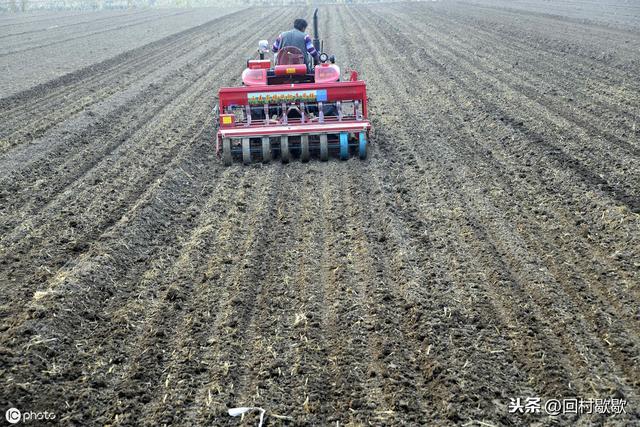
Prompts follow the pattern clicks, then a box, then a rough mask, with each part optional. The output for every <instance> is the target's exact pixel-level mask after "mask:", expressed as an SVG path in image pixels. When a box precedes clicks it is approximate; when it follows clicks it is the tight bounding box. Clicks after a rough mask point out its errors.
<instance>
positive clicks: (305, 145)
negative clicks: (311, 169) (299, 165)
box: [300, 135, 309, 163]
mask: <svg viewBox="0 0 640 427" xmlns="http://www.w3.org/2000/svg"><path fill="white" fill-rule="evenodd" d="M300 160H301V161H302V162H303V163H306V162H308V161H309V135H301V136H300Z"/></svg>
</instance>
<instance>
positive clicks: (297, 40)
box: [272, 18, 320, 68]
mask: <svg viewBox="0 0 640 427" xmlns="http://www.w3.org/2000/svg"><path fill="white" fill-rule="evenodd" d="M306 29H307V21H306V20H304V19H302V18H299V19H296V20H295V21H294V22H293V29H292V30H289V31H285V32H284V33H281V34H280V35H279V36H278V38H277V39H276V41H275V42H273V46H272V50H273V52H274V53H277V52H278V51H280V50H281V49H283V48H285V47H289V46H291V47H295V48H297V49H299V50H300V52H302V53H303V54H304V63H305V64H307V67H308V68H311V65H312V64H311V57H313V58H314V59H315V60H316V63H317V62H319V61H320V54H319V53H318V51H317V50H316V48H315V47H314V46H313V41H312V40H311V36H309V34H307V33H305V30H306Z"/></svg>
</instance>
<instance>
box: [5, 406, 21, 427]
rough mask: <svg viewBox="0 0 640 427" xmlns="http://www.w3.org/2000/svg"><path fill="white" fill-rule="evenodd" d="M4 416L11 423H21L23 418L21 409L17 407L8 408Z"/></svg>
mask: <svg viewBox="0 0 640 427" xmlns="http://www.w3.org/2000/svg"><path fill="white" fill-rule="evenodd" d="M4 416H5V418H6V419H7V421H9V423H11V424H15V423H19V422H20V420H21V419H22V414H21V413H20V410H19V409H16V408H9V409H7V412H6V413H5V414H4Z"/></svg>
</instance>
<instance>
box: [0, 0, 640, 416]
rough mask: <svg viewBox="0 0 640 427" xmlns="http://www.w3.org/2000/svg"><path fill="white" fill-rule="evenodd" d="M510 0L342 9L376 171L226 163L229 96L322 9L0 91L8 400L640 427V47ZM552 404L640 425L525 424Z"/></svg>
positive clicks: (210, 26) (0, 280)
mask: <svg viewBox="0 0 640 427" xmlns="http://www.w3.org/2000/svg"><path fill="white" fill-rule="evenodd" d="M488 3H491V2H488ZM488 3H487V4H488ZM495 3H496V2H493V3H491V4H489V5H488V6H487V5H478V4H471V3H454V2H433V3H432V2H428V3H390V4H380V5H360V6H325V7H322V8H321V17H322V19H323V21H322V23H323V33H322V35H323V37H324V38H325V46H326V47H327V50H329V51H331V52H332V53H335V54H336V55H337V58H338V63H339V64H340V65H341V66H342V68H343V70H347V69H350V68H355V69H357V70H359V71H360V73H361V77H362V78H363V79H364V80H366V81H367V85H368V90H369V96H370V102H371V107H370V115H371V117H372V120H373V124H374V132H373V135H372V141H371V142H372V145H371V149H370V156H369V159H367V160H366V161H360V160H358V159H351V160H348V161H346V162H340V161H338V160H332V161H330V162H328V163H321V162H317V161H312V162H310V163H307V164H302V163H299V162H293V163H290V164H288V165H283V164H281V163H279V162H273V163H271V164H269V165H259V164H256V165H252V166H250V167H245V166H241V165H234V166H232V167H224V166H222V163H221V161H220V160H219V159H217V158H216V156H215V150H214V145H213V140H214V130H213V127H212V115H211V111H212V108H213V106H214V104H215V93H216V91H217V89H218V88H219V87H220V86H229V85H237V84H238V82H239V75H240V72H241V70H242V67H243V64H244V60H245V59H246V58H247V57H248V56H249V55H251V53H252V51H253V50H254V46H255V45H256V41H257V40H258V39H260V38H267V37H268V38H270V39H273V38H274V36H275V35H276V34H277V33H278V32H279V31H281V30H282V29H284V28H287V27H288V26H289V25H290V21H291V20H292V19H293V18H294V17H295V16H298V15H306V16H309V15H310V10H309V9H308V8H293V7H292V8H285V9H270V8H254V9H247V10H244V11H241V12H237V13H234V14H230V15H227V16H222V17H219V18H216V19H214V20H212V21H209V22H206V23H204V24H202V25H199V26H195V27H193V28H190V29H188V30H185V31H183V32H179V33H176V34H173V35H171V36H168V37H165V38H163V39H160V40H157V41H155V42H153V43H150V44H147V45H144V46H141V47H138V48H136V49H135V50H132V51H129V52H125V53H123V54H121V55H119V56H116V57H114V58H112V59H109V60H107V61H104V62H101V63H99V64H96V65H93V66H91V67H88V68H80V69H78V70H77V71H75V72H73V73H71V74H67V75H65V76H63V77H60V78H58V79H56V80H52V81H50V82H47V83H45V84H42V85H40V86H36V87H35V88H33V89H30V90H26V91H22V92H19V93H17V94H15V95H12V96H10V97H5V98H3V99H0V116H1V117H2V121H1V122H0V233H1V234H0V236H1V237H0V285H1V286H2V299H1V300H0V337H1V345H0V378H1V381H2V389H1V390H2V391H1V392H0V403H2V405H3V406H2V407H1V408H0V409H1V410H2V411H4V410H6V409H7V408H9V407H16V408H19V409H23V410H32V411H45V410H48V411H54V412H55V413H56V416H57V421H58V422H61V423H62V424H64V425H216V426H217V425H230V426H236V425H245V426H251V425H256V423H257V416H256V414H249V415H247V416H245V417H244V418H243V419H242V420H241V419H239V418H231V417H229V416H228V415H227V412H226V411H227V408H231V407H236V406H260V407H263V408H265V409H266V411H267V418H266V425H337V426H340V425H352V426H360V425H412V426H413V425H443V426H445V425H464V426H488V425H493V426H497V425H505V426H515V425H545V426H546V425H580V426H587V425H607V426H609V425H611V426H627V425H640V400H639V398H640V368H639V366H640V363H639V362H640V338H639V337H640V289H639V287H638V285H639V284H640V79H638V72H637V70H638V65H639V63H640V62H639V61H640V33H638V32H636V30H634V29H633V26H632V25H629V26H628V27H624V28H622V27H616V26H615V25H613V24H612V23H611V22H607V24H606V25H604V24H602V25H601V24H600V23H598V22H597V16H595V15H593V16H591V18H592V20H589V21H585V20H578V19H575V18H567V17H566V16H556V15H552V14H549V13H539V10H538V9H535V10H533V11H529V10H526V9H517V8H505V7H502V6H500V5H496V4H495ZM533 3H535V2H533V1H530V2H528V4H533ZM585 4H586V3H585ZM594 4H595V3H594ZM539 8H542V6H539ZM582 13H586V12H584V11H583V12H582ZM635 16H636V21H634V22H636V23H638V22H640V14H638V15H635ZM69 19H71V18H69ZM82 19H84V18H82ZM625 20H626V21H629V22H631V21H632V19H631V18H629V16H626V18H625ZM0 24H1V22H0ZM531 396H537V397H540V398H542V399H543V400H546V399H554V398H556V399H563V398H564V399H566V398H584V399H591V398H594V399H595V398H618V399H625V400H626V401H627V406H626V408H625V409H626V413H623V414H619V415H616V416H613V415H600V414H592V415H582V416H578V415H571V414H567V415H559V416H548V415H546V414H527V415H521V414H511V413H509V411H508V404H509V401H510V398H515V397H523V398H524V397H531Z"/></svg>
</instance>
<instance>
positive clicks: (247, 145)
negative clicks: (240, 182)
mask: <svg viewBox="0 0 640 427" xmlns="http://www.w3.org/2000/svg"><path fill="white" fill-rule="evenodd" d="M242 163H244V164H245V165H250V164H251V140H250V139H249V138H242Z"/></svg>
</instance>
